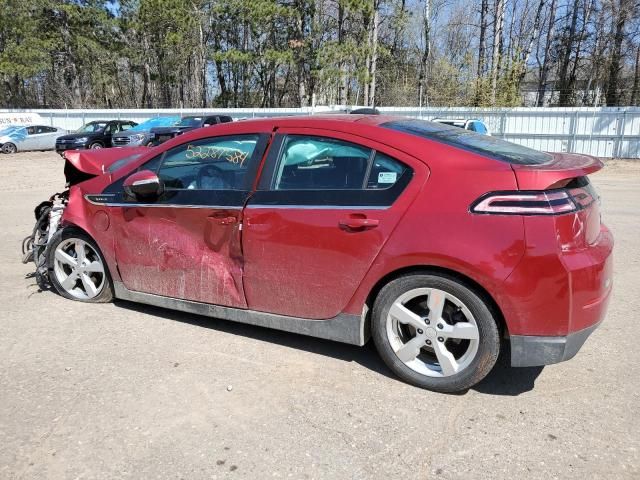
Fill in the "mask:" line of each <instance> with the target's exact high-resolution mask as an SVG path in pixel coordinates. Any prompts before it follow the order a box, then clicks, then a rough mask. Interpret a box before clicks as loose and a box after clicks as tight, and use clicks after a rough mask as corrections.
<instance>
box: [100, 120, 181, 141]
mask: <svg viewBox="0 0 640 480" xmlns="http://www.w3.org/2000/svg"><path fill="white" fill-rule="evenodd" d="M179 122H180V117H154V118H150V119H149V120H147V121H145V122H142V123H139V124H138V125H136V126H135V127H133V128H130V129H129V130H125V131H123V132H120V133H117V134H115V135H113V137H112V138H111V143H112V144H113V146H114V147H139V146H145V147H150V146H152V145H153V136H154V134H153V133H152V132H151V130H152V129H153V128H166V127H172V126H174V125H176V124H178V123H179Z"/></svg>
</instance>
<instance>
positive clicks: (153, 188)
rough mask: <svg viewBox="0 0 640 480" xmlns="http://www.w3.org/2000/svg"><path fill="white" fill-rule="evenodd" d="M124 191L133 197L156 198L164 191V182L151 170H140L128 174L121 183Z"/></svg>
mask: <svg viewBox="0 0 640 480" xmlns="http://www.w3.org/2000/svg"><path fill="white" fill-rule="evenodd" d="M123 187H124V192H125V193H126V194H127V195H128V196H129V197H133V198H146V199H153V198H158V197H159V196H160V195H162V193H163V192H164V184H163V183H162V180H160V178H158V175H156V174H155V172H152V171H151V170H141V171H139V172H136V173H134V174H133V175H129V176H128V177H127V178H126V179H125V181H124V184H123Z"/></svg>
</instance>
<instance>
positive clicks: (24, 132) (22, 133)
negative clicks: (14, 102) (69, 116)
mask: <svg viewBox="0 0 640 480" xmlns="http://www.w3.org/2000/svg"><path fill="white" fill-rule="evenodd" d="M65 133H67V131H66V130H65V129H63V128H57V127H49V126H46V125H29V126H20V125H12V126H9V127H5V128H3V129H2V130H0V152H2V153H16V152H25V151H28V150H53V149H54V148H55V146H56V138H58V137H59V136H60V135H64V134H65Z"/></svg>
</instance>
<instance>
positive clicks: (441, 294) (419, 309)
mask: <svg viewBox="0 0 640 480" xmlns="http://www.w3.org/2000/svg"><path fill="white" fill-rule="evenodd" d="M372 334H373V339H374V342H375V345H376V348H377V350H378V352H379V353H380V356H381V357H382V359H383V360H384V362H385V363H386V364H387V366H388V367H389V368H390V369H391V370H392V371H393V372H394V373H396V374H397V375H398V376H399V377H400V378H401V379H403V380H404V381H406V382H408V383H411V384H413V385H416V386H418V387H422V388H426V389H428V390H433V391H437V392H447V393H451V392H459V391H464V390H466V389H468V388H470V387H472V386H473V385H475V384H476V383H478V382H479V381H480V380H482V379H483V378H484V377H485V376H486V375H487V374H488V373H489V372H490V371H491V369H492V368H493V366H494V365H495V363H496V360H497V358H498V354H499V352H500V334H499V330H498V326H497V324H496V321H495V319H494V317H493V315H492V313H491V310H490V309H489V307H488V306H487V304H486V303H485V302H484V301H483V300H482V299H481V298H480V296H478V295H477V294H476V293H475V292H474V291H473V290H471V289H470V288H469V287H467V286H466V285H464V284H463V283H461V282H460V281H458V280H457V279H455V278H453V277H449V276H441V275H433V274H412V275H406V276H403V277H400V278H397V279H395V280H393V281H391V282H390V283H388V284H387V285H386V286H385V287H383V288H382V290H381V291H380V293H379V295H378V297H377V298H376V301H375V303H374V306H373V312H372Z"/></svg>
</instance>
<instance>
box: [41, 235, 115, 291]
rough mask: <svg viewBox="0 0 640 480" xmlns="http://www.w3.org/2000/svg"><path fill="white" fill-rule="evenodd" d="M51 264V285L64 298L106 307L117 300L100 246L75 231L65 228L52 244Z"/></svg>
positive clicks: (49, 262)
mask: <svg viewBox="0 0 640 480" xmlns="http://www.w3.org/2000/svg"><path fill="white" fill-rule="evenodd" d="M48 264H49V267H50V268H51V271H50V274H49V278H50V279H51V283H52V284H53V286H54V287H55V289H56V290H57V291H58V293H59V294H60V295H62V296H63V297H66V298H69V299H71V300H78V301H81V302H92V303H103V302H109V301H111V300H112V298H113V289H112V284H111V277H110V275H109V272H108V269H107V265H106V263H105V261H104V257H103V256H102V253H101V252H100V249H99V248H98V245H97V244H96V243H95V242H94V241H93V239H92V238H91V237H89V236H88V235H86V234H85V233H84V232H82V231H80V230H77V229H75V228H65V229H64V230H62V231H61V232H60V233H59V234H57V235H56V236H55V237H54V238H53V239H52V240H51V245H50V248H49V258H48Z"/></svg>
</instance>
